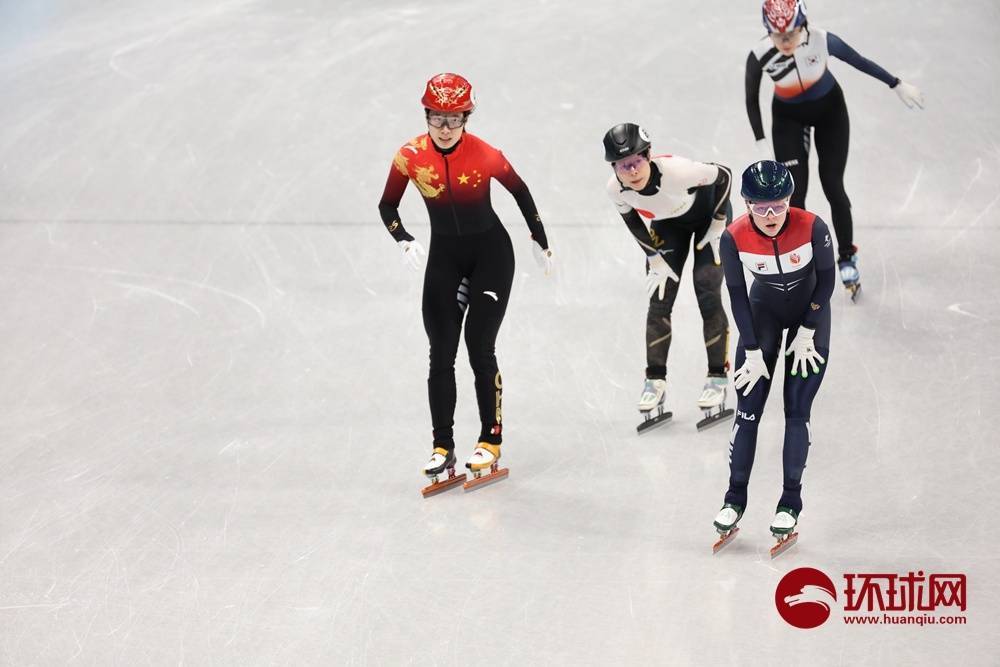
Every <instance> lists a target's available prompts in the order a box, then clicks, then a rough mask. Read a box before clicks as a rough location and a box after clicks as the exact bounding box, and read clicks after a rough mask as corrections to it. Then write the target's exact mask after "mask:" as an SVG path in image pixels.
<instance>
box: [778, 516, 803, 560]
mask: <svg viewBox="0 0 1000 667" xmlns="http://www.w3.org/2000/svg"><path fill="white" fill-rule="evenodd" d="M798 523H799V513H798V512H796V511H795V510H793V509H790V508H788V507H780V506H779V507H778V509H777V511H776V512H775V514H774V521H772V522H771V534H772V535H774V537H775V539H777V540H778V543H777V544H775V545H774V546H773V547H771V558H775V557H776V556H780V555H781V554H783V553H785V552H786V551H788V550H789V549H791V548H792V546H793V545H794V544H795V543H796V542H797V541H798V539H799V534H798V533H795V532H793V531H794V530H795V526H796V525H797V524H798Z"/></svg>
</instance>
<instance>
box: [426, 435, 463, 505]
mask: <svg viewBox="0 0 1000 667" xmlns="http://www.w3.org/2000/svg"><path fill="white" fill-rule="evenodd" d="M445 471H447V472H448V477H447V478H445V479H444V480H440V479H439V477H440V475H441V473H443V472H445ZM424 474H425V475H427V477H428V478H429V479H430V480H431V484H430V486H426V487H424V488H423V489H422V490H421V491H420V493H422V494H423V496H424V498H429V497H430V496H433V495H437V494H438V493H441V492H442V491H447V490H448V489H450V488H452V487H454V486H458V485H459V484H461V483H463V482H464V481H465V473H464V472H463V473H462V474H461V475H456V474H455V452H454V451H452V450H450V449H445V448H444V447H435V448H434V453H432V454H431V460H430V461H428V462H427V465H425V466H424Z"/></svg>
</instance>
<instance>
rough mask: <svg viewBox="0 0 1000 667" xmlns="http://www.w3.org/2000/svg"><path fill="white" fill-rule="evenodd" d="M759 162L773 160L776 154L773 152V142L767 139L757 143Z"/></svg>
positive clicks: (759, 140)
mask: <svg viewBox="0 0 1000 667" xmlns="http://www.w3.org/2000/svg"><path fill="white" fill-rule="evenodd" d="M756 147H757V159H758V160H773V159H774V152H773V151H772V150H771V142H769V141H768V140H767V139H766V138H764V139H758V140H757V143H756Z"/></svg>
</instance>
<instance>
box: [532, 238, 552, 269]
mask: <svg viewBox="0 0 1000 667" xmlns="http://www.w3.org/2000/svg"><path fill="white" fill-rule="evenodd" d="M531 254H532V255H534V257H535V264H537V265H538V268H540V269H541V270H542V271H544V272H545V275H547V276H551V275H552V250H551V249H550V248H544V249H543V248H542V246H540V245H538V243H537V242H535V241H532V242H531Z"/></svg>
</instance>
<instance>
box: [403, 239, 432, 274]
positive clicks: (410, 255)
mask: <svg viewBox="0 0 1000 667" xmlns="http://www.w3.org/2000/svg"><path fill="white" fill-rule="evenodd" d="M397 245H398V246H399V249H400V250H402V251H403V261H404V262H406V264H407V265H408V266H409V267H410V268H411V269H413V270H414V271H419V270H420V269H421V268H423V266H424V257H425V256H426V255H427V251H426V250H424V246H422V245H420V241H416V240H414V241H400V242H399V243H398V244H397Z"/></svg>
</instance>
